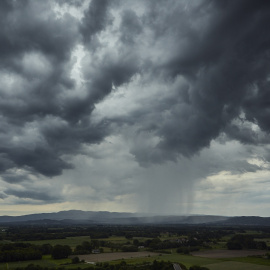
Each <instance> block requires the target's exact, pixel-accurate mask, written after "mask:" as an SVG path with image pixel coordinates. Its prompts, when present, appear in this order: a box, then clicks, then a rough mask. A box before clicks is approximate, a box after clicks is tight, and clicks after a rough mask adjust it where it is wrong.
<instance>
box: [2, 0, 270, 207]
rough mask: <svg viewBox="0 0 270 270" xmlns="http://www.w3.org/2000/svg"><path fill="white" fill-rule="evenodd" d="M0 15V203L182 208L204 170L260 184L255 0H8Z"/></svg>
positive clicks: (260, 80)
mask: <svg viewBox="0 0 270 270" xmlns="http://www.w3.org/2000/svg"><path fill="white" fill-rule="evenodd" d="M0 13H1V16H0V20H1V25H3V27H2V28H1V30H0V41H1V42H0V79H1V85H0V97H1V99H0V121H1V126H0V173H1V179H2V180H1V181H2V182H3V185H2V190H1V192H2V193H1V194H0V198H1V199H2V200H3V203H4V204H7V205H10V204H25V203H27V204H33V205H35V204H47V203H48V204H51V203H59V204H61V203H62V204H63V205H64V204H65V203H66V204H67V205H66V206H61V207H72V203H73V205H74V207H78V206H76V203H80V202H81V203H86V202H87V201H91V203H93V204H95V207H96V208H97V209H98V208H99V207H102V206H104V207H107V205H106V202H109V201H110V202H114V203H115V207H116V208H117V207H119V204H121V202H125V203H126V204H127V205H129V206H127V210H128V209H133V210H141V209H144V208H145V207H144V206H143V205H148V207H147V208H148V209H147V210H148V211H157V212H158V211H161V212H166V211H167V207H172V208H173V209H175V210H172V211H171V212H177V211H178V210H176V209H178V208H181V207H183V209H184V211H191V208H192V207H191V206H190V205H196V194H195V195H194V193H196V192H197V191H196V188H194V185H195V186H197V187H199V186H200V185H199V184H198V183H199V182H200V181H201V182H200V183H203V181H206V182H207V181H210V180H209V177H210V176H212V175H216V176H217V178H218V177H219V175H220V174H222V173H223V172H224V171H226V172H228V173H229V174H232V175H238V176H239V175H244V174H245V173H251V174H254V175H260V174H262V172H264V176H263V178H264V179H265V173H266V172H268V162H269V159H270V155H269V150H268V149H269V142H270V141H269V131H270V126H269V120H270V119H269V118H270V113H269V100H270V96H269V95H270V94H269V90H268V88H269V70H270V64H269V63H270V61H269V57H270V50H269V48H270V36H269V35H268V32H267V31H268V29H269V27H270V3H269V2H268V1H264V0H263V1H259V2H258V1H256V2H255V1H251V0H237V1H225V0H221V1H210V0H201V1H196V2H190V1H184V0H183V1H176V0H169V1H163V0H160V1H150V0H149V1H131V0H130V1H124V0H115V1H107V0H92V1H63V0H61V1H60V0H58V1H56V0H55V1H46V2H44V1H34V0H32V1H30V0H29V1H28V0H25V1H16V0H14V1H1V3H0ZM231 145H235V147H236V148H237V149H238V150H239V151H238V152H235V149H234V148H233V147H231ZM217 151H218V152H217ZM262 164H263V165H262ZM116 167H118V168H117V169H116ZM78 175H81V176H82V177H81V178H80V177H78ZM258 177H259V176H258ZM211 179H212V178H211ZM218 179H219V178H218ZM211 181H212V180H211ZM254 181H255V180H254ZM165 183H169V184H168V185H167V184H165ZM196 183H197V184H196ZM217 183H220V182H218V180H217ZM255 183H256V181H255V182H254V184H255ZM264 183H265V182H264ZM267 183H268V182H267ZM267 183H266V184H265V185H266V186H267V185H269V184H267ZM53 186H57V189H56V190H55V189H54V188H53ZM153 186H155V188H154V189H153ZM260 187H261V186H260ZM83 189H84V190H87V192H85V193H84V192H83ZM71 190H72V191H71ZM153 191H154V192H153ZM185 191H186V192H185ZM177 192H178V193H177ZM198 192H199V191H198ZM250 192H251V190H250ZM80 193H81V194H84V195H82V196H79V195H78V194H80ZM160 194H162V195H163V196H165V197H167V196H170V195H169V194H173V196H175V198H176V199H173V200H169V201H168V203H167V204H163V205H162V204H160V203H159V197H160ZM177 194H179V196H178V195H177ZM184 194H189V195H184ZM185 196H186V198H184V199H183V197H185ZM179 197H181V199H180V198H179ZM245 200H247V199H246V198H245ZM138 201H140V203H138ZM99 203H100V204H99ZM98 204H99V205H100V206H98ZM117 205H118V206H117ZM183 205H185V206H183ZM59 207H60V206H59ZM79 207H81V205H79ZM128 207H129V208H128ZM119 209H120V208H119ZM116 210H117V209H116ZM120 210H125V209H120ZM179 211H180V212H181V210H179ZM209 211H210V210H209Z"/></svg>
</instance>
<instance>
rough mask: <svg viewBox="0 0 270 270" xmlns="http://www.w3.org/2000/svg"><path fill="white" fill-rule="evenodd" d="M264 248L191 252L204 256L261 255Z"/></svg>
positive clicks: (234, 256)
mask: <svg viewBox="0 0 270 270" xmlns="http://www.w3.org/2000/svg"><path fill="white" fill-rule="evenodd" d="M266 252H267V251H266V250H207V251H196V252H192V253H191V254H192V255H193V256H198V257H205V258H236V257H247V256H252V255H263V254H265V253H266Z"/></svg>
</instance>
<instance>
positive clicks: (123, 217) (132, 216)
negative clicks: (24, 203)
mask: <svg viewBox="0 0 270 270" xmlns="http://www.w3.org/2000/svg"><path fill="white" fill-rule="evenodd" d="M15 223H16V224H37V225H38V224H62V225H64V224H66V225H68V224H86V225H87V224H88V225H91V224H115V225H116V224H122V225H129V224H190V225H192V224H193V225H195V224H212V225H225V226H226V225H228V226H229V225H262V226H270V218H263V217H245V216H244V217H225V216H214V215H192V216H174V215H168V216H165V215H147V214H138V213H125V212H122V213H121V212H107V211H99V212H96V211H81V210H69V211H61V212H57V213H40V214H31V215H24V216H0V224H15Z"/></svg>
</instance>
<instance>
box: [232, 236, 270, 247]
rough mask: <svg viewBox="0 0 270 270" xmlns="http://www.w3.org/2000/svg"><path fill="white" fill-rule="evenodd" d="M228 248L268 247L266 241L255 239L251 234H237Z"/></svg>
mask: <svg viewBox="0 0 270 270" xmlns="http://www.w3.org/2000/svg"><path fill="white" fill-rule="evenodd" d="M227 248H228V249H230V250H237V249H267V245H266V243H265V242H264V241H254V236H252V235H249V234H236V235H234V236H233V237H232V238H231V239H230V240H229V241H228V242H227Z"/></svg>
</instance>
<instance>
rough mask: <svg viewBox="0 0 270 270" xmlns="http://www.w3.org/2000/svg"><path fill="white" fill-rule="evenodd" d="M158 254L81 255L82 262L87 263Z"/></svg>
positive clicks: (145, 252)
mask: <svg viewBox="0 0 270 270" xmlns="http://www.w3.org/2000/svg"><path fill="white" fill-rule="evenodd" d="M157 255H158V254H157V253H153V252H147V251H142V252H113V253H101V254H89V255H79V256H78V257H79V258H80V260H85V261H86V262H108V261H114V260H121V259H130V258H139V257H148V256H157Z"/></svg>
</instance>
